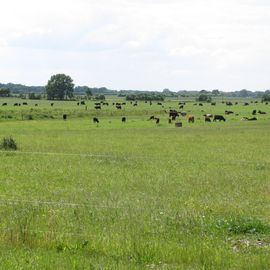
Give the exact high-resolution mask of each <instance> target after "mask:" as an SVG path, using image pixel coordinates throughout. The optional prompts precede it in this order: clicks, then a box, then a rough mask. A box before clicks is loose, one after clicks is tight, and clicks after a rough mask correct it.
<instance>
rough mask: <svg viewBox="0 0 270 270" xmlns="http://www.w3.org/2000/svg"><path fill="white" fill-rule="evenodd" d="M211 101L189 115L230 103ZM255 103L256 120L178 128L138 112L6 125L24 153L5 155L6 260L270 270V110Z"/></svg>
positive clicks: (30, 264)
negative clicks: (213, 104)
mask: <svg viewBox="0 0 270 270" xmlns="http://www.w3.org/2000/svg"><path fill="white" fill-rule="evenodd" d="M63 104H66V103H63ZM44 106H45V105H44ZM46 106H47V107H48V108H47V109H46V110H48V111H49V110H51V111H52V110H56V109H57V108H54V109H51V108H49V106H48V104H47V105H46ZM59 106H60V105H59ZM63 106H68V105H63ZM141 106H145V108H146V109H147V108H148V107H146V105H145V104H144V105H141ZM166 106H167V107H169V106H170V104H166ZM207 106H208V107H207ZM207 106H204V108H199V107H193V106H192V104H190V105H188V106H187V110H191V113H193V114H195V115H196V116H197V117H200V116H201V114H202V112H201V111H200V110H201V109H205V110H207V112H209V111H210V110H213V111H217V112H223V110H224V108H226V106H225V105H218V106H217V107H215V108H214V107H211V106H210V105H207ZM254 106H263V107H262V109H264V110H268V114H267V115H265V116H261V117H260V121H258V122H241V121H239V120H238V119H239V117H240V116H239V117H238V118H237V117H235V116H230V117H228V121H227V122H226V123H207V124H205V123H203V121H196V123H195V125H192V124H187V123H186V120H184V119H183V120H184V127H183V128H181V129H175V128H174V127H173V126H171V125H169V124H167V122H166V116H165V115H164V116H162V121H161V125H160V126H156V125H155V123H152V122H150V121H146V119H147V116H145V115H144V113H145V112H144V111H143V110H142V109H139V108H136V109H135V110H137V115H135V114H134V115H131V116H130V117H129V118H128V122H127V123H126V124H122V123H121V122H120V120H119V117H118V116H111V117H108V116H107V117H100V118H101V123H100V125H99V126H96V125H94V124H92V123H91V122H90V121H89V120H88V119H86V118H82V119H72V120H68V121H66V122H64V121H62V120H37V121H36V120H33V121H16V120H14V121H3V122H2V123H1V129H0V137H3V136H5V135H12V136H13V137H14V138H16V140H17V142H18V145H19V151H18V152H17V153H7V152H5V153H0V156H1V163H0V190H1V193H0V202H1V207H0V211H1V212H0V218H1V223H0V224H1V228H0V233H1V240H0V246H1V251H0V254H1V258H2V260H1V262H0V267H1V268H3V269H16V267H17V268H18V269H21V268H23V269H39V268H40V269H96V268H98V269H102V268H107V269H144V268H151V267H152V268H156V269H268V268H269V267H270V259H269V256H267V254H268V253H269V247H268V246H269V245H267V241H269V240H270V236H269V233H270V227H269V224H270V220H269V206H270V204H269V203H270V199H269V192H270V186H269V170H270V154H269V150H268V149H270V147H269V146H270V145H269V132H270V124H269V120H268V119H269V113H270V111H269V107H268V106H266V105H254ZM60 109H62V107H60ZM143 109H144V108H143ZM5 110H8V108H6V109H5ZM130 110H131V109H130ZM153 110H156V108H153ZM232 110H235V111H237V110H238V112H239V113H240V114H242V115H247V114H248V113H249V114H250V110H251V107H249V108H246V107H243V106H238V107H233V108H232ZM111 111H112V109H111ZM131 111H132V110H131ZM148 113H149V114H151V113H150V112H148ZM130 114H133V113H130ZM127 115H129V114H127ZM34 119H35V116H34ZM26 152H27V153H26ZM29 152H32V153H29ZM52 153H54V154H52ZM46 202H47V203H46ZM51 202H53V203H51ZM258 238H260V239H261V240H263V242H262V243H263V244H261V245H259V243H258V242H257V239H258ZM243 240H248V241H249V242H245V241H243Z"/></svg>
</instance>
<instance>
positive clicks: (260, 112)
mask: <svg viewBox="0 0 270 270" xmlns="http://www.w3.org/2000/svg"><path fill="white" fill-rule="evenodd" d="M258 114H266V112H262V111H261V110H259V111H258Z"/></svg>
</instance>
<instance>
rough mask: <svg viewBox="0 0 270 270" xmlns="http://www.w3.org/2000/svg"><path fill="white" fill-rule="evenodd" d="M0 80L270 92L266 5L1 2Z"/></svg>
mask: <svg viewBox="0 0 270 270" xmlns="http://www.w3.org/2000/svg"><path fill="white" fill-rule="evenodd" d="M0 2H1V16H0V82H2V83H8V82H14V83H23V84H27V85H45V84H46V83H47V81H48V79H49V77H50V76H51V75H53V74H55V73H66V74H68V75H70V76H71V77H72V78H73V80H74V83H75V84H76V85H88V86H91V87H92V86H97V87H101V86H106V87H108V88H111V89H148V90H157V91H161V90H162V89H164V88H169V89H171V90H173V91H177V90H180V89H198V90H201V89H209V90H212V89H220V90H225V91H226V90H240V89H243V88H246V89H250V90H259V89H260V90H265V89H269V88H270V1H269V0H46V1H43V0H24V1H22V0H8V1H4V0H0Z"/></svg>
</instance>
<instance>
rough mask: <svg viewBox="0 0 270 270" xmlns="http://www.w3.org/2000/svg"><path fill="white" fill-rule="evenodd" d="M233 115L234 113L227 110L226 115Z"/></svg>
mask: <svg viewBox="0 0 270 270" xmlns="http://www.w3.org/2000/svg"><path fill="white" fill-rule="evenodd" d="M233 113H234V112H233V111H227V110H226V111H225V114H226V115H229V114H233Z"/></svg>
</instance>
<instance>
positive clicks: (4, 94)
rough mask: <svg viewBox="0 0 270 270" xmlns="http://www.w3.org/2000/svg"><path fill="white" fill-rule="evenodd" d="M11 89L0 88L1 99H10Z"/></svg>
mask: <svg viewBox="0 0 270 270" xmlns="http://www.w3.org/2000/svg"><path fill="white" fill-rule="evenodd" d="M9 96H10V89H9V88H0V97H9Z"/></svg>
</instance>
